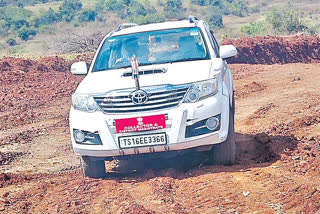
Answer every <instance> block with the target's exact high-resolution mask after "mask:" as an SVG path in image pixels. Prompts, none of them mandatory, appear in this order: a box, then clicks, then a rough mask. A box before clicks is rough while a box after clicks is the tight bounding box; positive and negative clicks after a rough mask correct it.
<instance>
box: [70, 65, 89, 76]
mask: <svg viewBox="0 0 320 214" xmlns="http://www.w3.org/2000/svg"><path fill="white" fill-rule="evenodd" d="M71 73H72V74H75V75H86V74H87V73H88V67H87V63H86V62H76V63H73V64H72V65H71Z"/></svg>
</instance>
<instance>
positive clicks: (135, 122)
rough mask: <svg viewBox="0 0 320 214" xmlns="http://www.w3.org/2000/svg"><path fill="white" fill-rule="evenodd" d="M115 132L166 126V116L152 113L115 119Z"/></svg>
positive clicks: (154, 128) (163, 127) (147, 129)
mask: <svg viewBox="0 0 320 214" xmlns="http://www.w3.org/2000/svg"><path fill="white" fill-rule="evenodd" d="M115 123H116V130H117V133H129V132H142V131H150V130H157V129H165V128H166V116H165V115H164V114H162V115H152V116H146V117H134V118H125V119H117V120H115Z"/></svg>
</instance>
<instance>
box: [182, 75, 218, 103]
mask: <svg viewBox="0 0 320 214" xmlns="http://www.w3.org/2000/svg"><path fill="white" fill-rule="evenodd" d="M217 92H218V81H217V79H216V78H213V79H210V80H206V81H201V82H196V83H193V84H192V86H191V88H190V90H189V91H188V93H187V95H186V97H185V98H184V102H185V103H194V102H197V101H199V100H201V99H204V98H207V97H209V96H213V95H215V94H216V93H217Z"/></svg>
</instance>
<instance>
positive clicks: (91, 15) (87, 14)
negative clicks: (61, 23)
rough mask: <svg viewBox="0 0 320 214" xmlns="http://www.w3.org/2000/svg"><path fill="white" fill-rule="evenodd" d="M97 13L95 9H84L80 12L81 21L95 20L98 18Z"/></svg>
mask: <svg viewBox="0 0 320 214" xmlns="http://www.w3.org/2000/svg"><path fill="white" fill-rule="evenodd" d="M96 16H97V13H96V12H95V11H93V10H84V11H82V12H81V13H80V14H79V21H81V22H93V21H95V20H96Z"/></svg>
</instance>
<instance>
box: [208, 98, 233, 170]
mask: <svg viewBox="0 0 320 214" xmlns="http://www.w3.org/2000/svg"><path fill="white" fill-rule="evenodd" d="M234 112H235V102H234V98H233V100H232V107H231V108H229V130H228V137H227V139H226V141H224V142H222V143H219V144H215V145H213V148H212V150H211V153H210V156H211V157H210V162H211V163H212V164H217V165H232V164H234V161H235V157H236V142H235V133H234Z"/></svg>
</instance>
